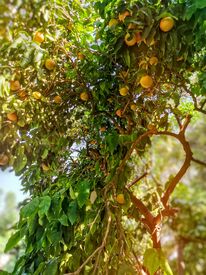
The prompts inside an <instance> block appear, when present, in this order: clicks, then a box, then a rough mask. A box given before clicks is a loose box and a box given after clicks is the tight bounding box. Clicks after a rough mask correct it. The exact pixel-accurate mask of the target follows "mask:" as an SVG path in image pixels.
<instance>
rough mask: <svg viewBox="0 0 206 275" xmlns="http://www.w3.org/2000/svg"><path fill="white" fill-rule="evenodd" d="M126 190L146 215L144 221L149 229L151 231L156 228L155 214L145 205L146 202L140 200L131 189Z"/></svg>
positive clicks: (136, 205)
mask: <svg viewBox="0 0 206 275" xmlns="http://www.w3.org/2000/svg"><path fill="white" fill-rule="evenodd" d="M126 190H127V192H128V193H129V195H130V198H131V201H132V203H133V204H134V206H135V207H136V208H137V209H138V210H139V212H140V213H141V214H142V215H143V216H144V217H145V220H144V219H142V222H143V223H144V224H146V225H147V226H148V227H149V231H150V233H151V232H152V231H153V229H154V216H153V215H152V213H151V212H150V211H149V209H148V208H147V207H146V206H145V205H144V203H143V202H142V201H141V200H139V199H138V198H137V197H135V196H134V195H133V193H132V192H131V191H129V190H128V189H127V188H126Z"/></svg>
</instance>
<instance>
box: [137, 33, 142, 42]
mask: <svg viewBox="0 0 206 275" xmlns="http://www.w3.org/2000/svg"><path fill="white" fill-rule="evenodd" d="M141 41H142V37H141V32H137V33H136V42H137V43H139V42H141Z"/></svg>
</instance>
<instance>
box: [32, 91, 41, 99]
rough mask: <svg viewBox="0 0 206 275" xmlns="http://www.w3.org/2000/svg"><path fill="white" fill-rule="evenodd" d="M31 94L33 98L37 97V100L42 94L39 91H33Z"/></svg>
mask: <svg viewBox="0 0 206 275" xmlns="http://www.w3.org/2000/svg"><path fill="white" fill-rule="evenodd" d="M32 95H33V97H34V98H35V99H37V100H38V99H40V98H41V96H42V94H41V93H40V92H33V93H32Z"/></svg>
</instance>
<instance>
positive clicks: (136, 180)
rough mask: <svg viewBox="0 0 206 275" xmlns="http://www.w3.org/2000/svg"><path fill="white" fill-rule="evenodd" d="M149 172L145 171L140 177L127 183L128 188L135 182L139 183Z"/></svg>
mask: <svg viewBox="0 0 206 275" xmlns="http://www.w3.org/2000/svg"><path fill="white" fill-rule="evenodd" d="M147 174H148V173H147V172H145V173H144V174H143V175H141V176H140V177H136V178H135V179H134V180H133V181H132V182H130V183H129V184H128V185H127V188H128V189H129V188H131V187H132V186H133V185H134V184H135V183H137V182H138V181H140V180H141V179H143V178H144V177H146V176H147Z"/></svg>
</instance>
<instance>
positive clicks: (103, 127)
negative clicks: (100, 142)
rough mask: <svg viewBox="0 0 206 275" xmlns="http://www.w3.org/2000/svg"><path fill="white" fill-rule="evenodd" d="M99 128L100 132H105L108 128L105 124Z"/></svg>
mask: <svg viewBox="0 0 206 275" xmlns="http://www.w3.org/2000/svg"><path fill="white" fill-rule="evenodd" d="M99 130H100V132H105V131H106V130H107V129H106V127H105V126H102V127H101V128H100V129H99Z"/></svg>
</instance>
